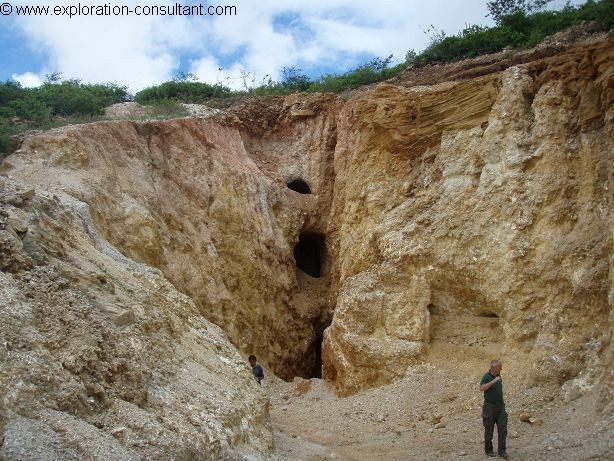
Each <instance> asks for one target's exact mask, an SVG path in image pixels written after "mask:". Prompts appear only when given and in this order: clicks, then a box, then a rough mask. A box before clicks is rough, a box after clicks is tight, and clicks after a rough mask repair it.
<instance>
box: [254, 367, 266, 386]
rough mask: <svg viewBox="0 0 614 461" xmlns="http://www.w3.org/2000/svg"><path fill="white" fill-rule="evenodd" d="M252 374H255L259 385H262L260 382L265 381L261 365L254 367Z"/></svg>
mask: <svg viewBox="0 0 614 461" xmlns="http://www.w3.org/2000/svg"><path fill="white" fill-rule="evenodd" d="M252 372H253V373H254V376H255V377H256V379H257V380H258V383H260V381H262V380H263V379H264V370H263V369H262V367H261V366H260V365H256V366H255V367H252Z"/></svg>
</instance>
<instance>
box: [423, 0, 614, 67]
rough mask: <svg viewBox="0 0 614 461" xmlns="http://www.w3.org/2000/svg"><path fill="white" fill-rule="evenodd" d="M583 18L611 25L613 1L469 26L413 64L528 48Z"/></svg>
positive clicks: (435, 44)
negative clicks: (508, 49) (493, 23)
mask: <svg viewBox="0 0 614 461" xmlns="http://www.w3.org/2000/svg"><path fill="white" fill-rule="evenodd" d="M583 21H596V22H597V23H598V24H599V25H600V26H601V27H602V29H604V30H609V29H611V28H612V27H613V25H614V0H602V1H600V2H595V1H592V0H589V1H587V2H586V3H585V4H583V5H581V6H579V7H572V6H567V7H565V8H564V9H562V10H561V11H540V12H537V13H533V14H527V13H526V12H525V11H523V10H516V11H515V12H513V13H511V14H508V15H504V16H501V17H500V18H499V25H498V26H497V27H482V26H470V27H467V28H465V29H463V30H462V31H461V32H460V33H459V34H457V35H453V36H449V37H445V36H442V37H441V38H438V39H436V40H433V41H432V42H431V44H430V45H429V46H428V47H427V48H426V49H425V50H424V51H423V52H422V53H420V54H419V55H418V56H416V57H415V63H416V64H418V65H425V64H431V63H441V62H451V61H455V60H459V59H464V58H470V57H475V56H479V55H482V54H487V53H495V52H497V51H501V50H503V49H504V48H506V47H511V48H514V49H519V48H530V47H533V46H535V45H537V44H538V43H540V42H542V41H543V40H544V38H546V37H547V36H549V35H552V34H555V33H556V32H559V31H561V30H564V29H566V28H568V27H571V26H574V25H578V24H580V23H582V22H583Z"/></svg>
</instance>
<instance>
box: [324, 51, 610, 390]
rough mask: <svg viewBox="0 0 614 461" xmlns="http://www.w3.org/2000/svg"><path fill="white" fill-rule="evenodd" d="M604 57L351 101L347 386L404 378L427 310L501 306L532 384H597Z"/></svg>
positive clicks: (604, 299)
mask: <svg viewBox="0 0 614 461" xmlns="http://www.w3.org/2000/svg"><path fill="white" fill-rule="evenodd" d="M613 57H614V48H613V47H612V41H611V40H609V41H605V42H601V43H598V44H592V45H587V46H585V47H580V48H575V49H572V50H569V51H567V52H565V53H562V54H560V55H557V56H554V57H551V58H548V59H545V60H541V61H537V62H534V63H531V64H527V65H523V66H518V67H512V68H510V69H508V70H506V71H505V72H503V73H497V74H492V75H488V76H485V77H481V78H479V79H474V80H468V81H465V82H460V83H448V84H442V85H438V86H434V87H416V88H409V89H406V88H401V87H395V86H389V85H381V86H379V87H377V88H376V89H374V90H372V91H370V92H367V93H364V94H362V95H360V96H358V97H356V98H354V99H353V100H351V101H349V102H348V103H347V104H346V106H345V107H344V109H343V111H342V113H341V114H340V117H339V119H340V123H339V127H338V132H339V141H338V145H337V151H336V154H335V171H336V182H335V215H336V216H338V219H339V223H340V225H339V233H338V235H339V238H338V240H339V253H338V264H339V286H340V288H339V294H338V298H337V303H336V310H335V317H334V320H333V324H332V327H331V329H330V330H329V332H328V334H327V337H326V340H325V346H324V347H325V351H324V353H325V360H324V367H325V377H328V378H329V379H333V380H335V382H336V383H337V386H338V387H339V390H340V391H341V392H343V393H348V392H355V391H357V390H360V389H362V388H364V387H366V386H371V385H374V384H377V383H381V382H385V381H388V380H390V379H394V378H395V377H399V376H402V375H403V374H404V373H405V370H406V368H407V366H408V365H409V364H411V363H412V362H414V361H415V360H416V358H418V357H420V356H421V355H424V354H425V353H426V352H427V351H428V344H429V330H430V326H429V324H430V317H431V315H432V314H436V315H438V316H440V317H446V318H449V319H454V317H455V316H458V315H460V314H461V313H471V314H472V315H474V316H476V317H478V316H484V315H487V316H496V317H498V318H499V322H500V327H501V328H500V335H501V336H502V337H503V344H504V348H505V352H506V354H512V352H521V353H522V355H520V356H518V357H522V360H523V361H526V363H527V366H528V367H532V377H533V378H534V379H535V380H540V381H544V382H555V383H558V384H563V383H565V384H564V390H565V393H566V394H567V395H570V396H571V395H572V394H573V393H574V392H576V391H577V388H578V387H583V386H589V385H590V383H591V382H593V381H592V379H590V378H588V374H587V372H588V370H596V369H598V368H599V367H598V364H599V363H602V362H601V360H602V359H603V356H604V355H603V353H604V350H605V349H607V348H608V347H609V344H610V338H611V332H612V323H611V321H610V320H609V317H610V316H611V310H612V299H611V298H610V299H609V300H608V292H610V293H611V289H612V288H611V282H610V279H609V277H611V274H609V261H610V259H611V257H612V215H611V189H612V186H613V185H612V174H613V170H612V164H613V163H612V162H613V159H612V132H611V124H612V117H613V116H614V112H612V102H613V98H614V93H613V90H612V86H613V85H614V80H613V77H614V66H613V65H612V62H613V60H612V58H613ZM515 357H516V356H515ZM593 379H594V377H593Z"/></svg>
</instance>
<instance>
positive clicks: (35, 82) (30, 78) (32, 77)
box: [11, 72, 43, 88]
mask: <svg viewBox="0 0 614 461" xmlns="http://www.w3.org/2000/svg"><path fill="white" fill-rule="evenodd" d="M11 79H12V80H15V81H16V82H19V83H20V84H21V86H23V87H25V88H34V87H37V86H41V85H42V84H43V79H42V78H41V77H40V75H37V74H35V73H33V72H25V73H23V74H13V75H12V76H11Z"/></svg>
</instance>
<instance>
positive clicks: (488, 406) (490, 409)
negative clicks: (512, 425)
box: [482, 400, 507, 454]
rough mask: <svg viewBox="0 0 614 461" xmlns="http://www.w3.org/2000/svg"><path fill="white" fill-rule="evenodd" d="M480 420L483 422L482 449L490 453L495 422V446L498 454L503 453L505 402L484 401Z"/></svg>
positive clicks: (505, 427) (505, 419)
mask: <svg viewBox="0 0 614 461" xmlns="http://www.w3.org/2000/svg"><path fill="white" fill-rule="evenodd" d="M482 420H483V422H484V449H485V450H486V453H492V452H493V449H492V436H493V432H494V430H495V423H496V424H497V437H498V439H497V441H498V442H497V447H498V450H497V451H498V452H499V454H501V453H505V439H506V437H507V413H506V411H505V403H503V402H499V403H491V402H487V401H486V400H485V401H484V406H483V407H482Z"/></svg>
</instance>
